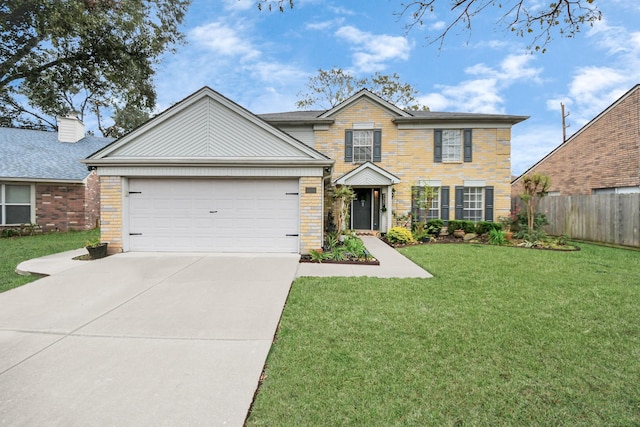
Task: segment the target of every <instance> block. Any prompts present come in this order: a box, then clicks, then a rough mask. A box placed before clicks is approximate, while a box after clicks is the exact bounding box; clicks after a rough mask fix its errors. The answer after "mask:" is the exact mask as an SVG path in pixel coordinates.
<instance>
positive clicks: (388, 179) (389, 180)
mask: <svg viewBox="0 0 640 427" xmlns="http://www.w3.org/2000/svg"><path fill="white" fill-rule="evenodd" d="M367 169H370V170H372V171H373V172H375V173H377V174H378V175H380V177H381V178H382V179H383V180H384V182H382V181H381V182H376V183H372V184H371V185H372V186H385V185H393V184H398V183H399V182H400V178H398V177H397V176H395V175H393V174H391V173H389V172H387V171H386V170H384V169H382V168H381V167H379V166H376V165H375V164H373V163H371V162H366V163H363V164H362V165H360V166H358V167H357V168H355V169H354V170H352V171H350V172H347V173H346V174H344V175H342V176H341V177H340V178H338V179H336V180H335V181H334V184H337V185H345V184H347V182H348V181H349V180H350V179H352V178H353V177H355V176H356V175H358V174H360V173H362V172H363V171H364V170H367ZM367 185H368V184H367Z"/></svg>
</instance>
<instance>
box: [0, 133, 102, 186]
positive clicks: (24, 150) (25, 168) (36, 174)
mask: <svg viewBox="0 0 640 427" xmlns="http://www.w3.org/2000/svg"><path fill="white" fill-rule="evenodd" d="M111 141H113V139H111V138H102V137H97V136H91V135H89V136H85V137H84V138H82V139H81V140H80V141H78V142H75V143H69V142H60V141H58V133H57V132H49V131H40V130H31V129H15V128H2V127H0V153H2V161H1V162H0V179H2V180H12V181H31V182H34V181H35V182H38V181H40V182H52V181H65V182H66V181H71V182H82V181H83V180H84V179H85V178H86V177H87V175H89V172H88V171H87V167H86V166H85V165H83V164H82V163H81V160H83V159H84V158H86V157H87V156H88V155H89V154H91V153H93V152H95V151H96V150H99V149H101V148H103V147H104V146H106V145H107V144H109V143H110V142H111Z"/></svg>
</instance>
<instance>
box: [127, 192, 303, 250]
mask: <svg viewBox="0 0 640 427" xmlns="http://www.w3.org/2000/svg"><path fill="white" fill-rule="evenodd" d="M298 199H299V196H298V180H297V179H296V180H269V179H267V180H237V179H235V180H223V179H209V180H205V179H202V180H200V179H199V180H191V179H131V180H130V181H129V235H130V236H129V247H130V250H132V251H169V252H173V251H175V252H291V253H295V252H298V241H299V238H298V233H299V214H298V211H299V207H298Z"/></svg>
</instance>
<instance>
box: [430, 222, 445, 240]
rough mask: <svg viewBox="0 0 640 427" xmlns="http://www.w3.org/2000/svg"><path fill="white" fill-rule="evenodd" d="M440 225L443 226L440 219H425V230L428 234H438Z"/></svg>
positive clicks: (440, 228)
mask: <svg viewBox="0 0 640 427" xmlns="http://www.w3.org/2000/svg"><path fill="white" fill-rule="evenodd" d="M442 227H444V221H443V220H441V219H430V220H427V224H426V230H427V233H429V234H433V235H436V236H437V235H438V234H440V230H442Z"/></svg>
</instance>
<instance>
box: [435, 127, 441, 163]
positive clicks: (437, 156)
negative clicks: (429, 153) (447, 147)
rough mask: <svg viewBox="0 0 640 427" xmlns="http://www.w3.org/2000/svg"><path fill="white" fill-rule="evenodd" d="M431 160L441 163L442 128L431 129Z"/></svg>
mask: <svg viewBox="0 0 640 427" xmlns="http://www.w3.org/2000/svg"><path fill="white" fill-rule="evenodd" d="M433 161H434V162H435V163H442V129H436V130H434V131H433Z"/></svg>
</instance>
